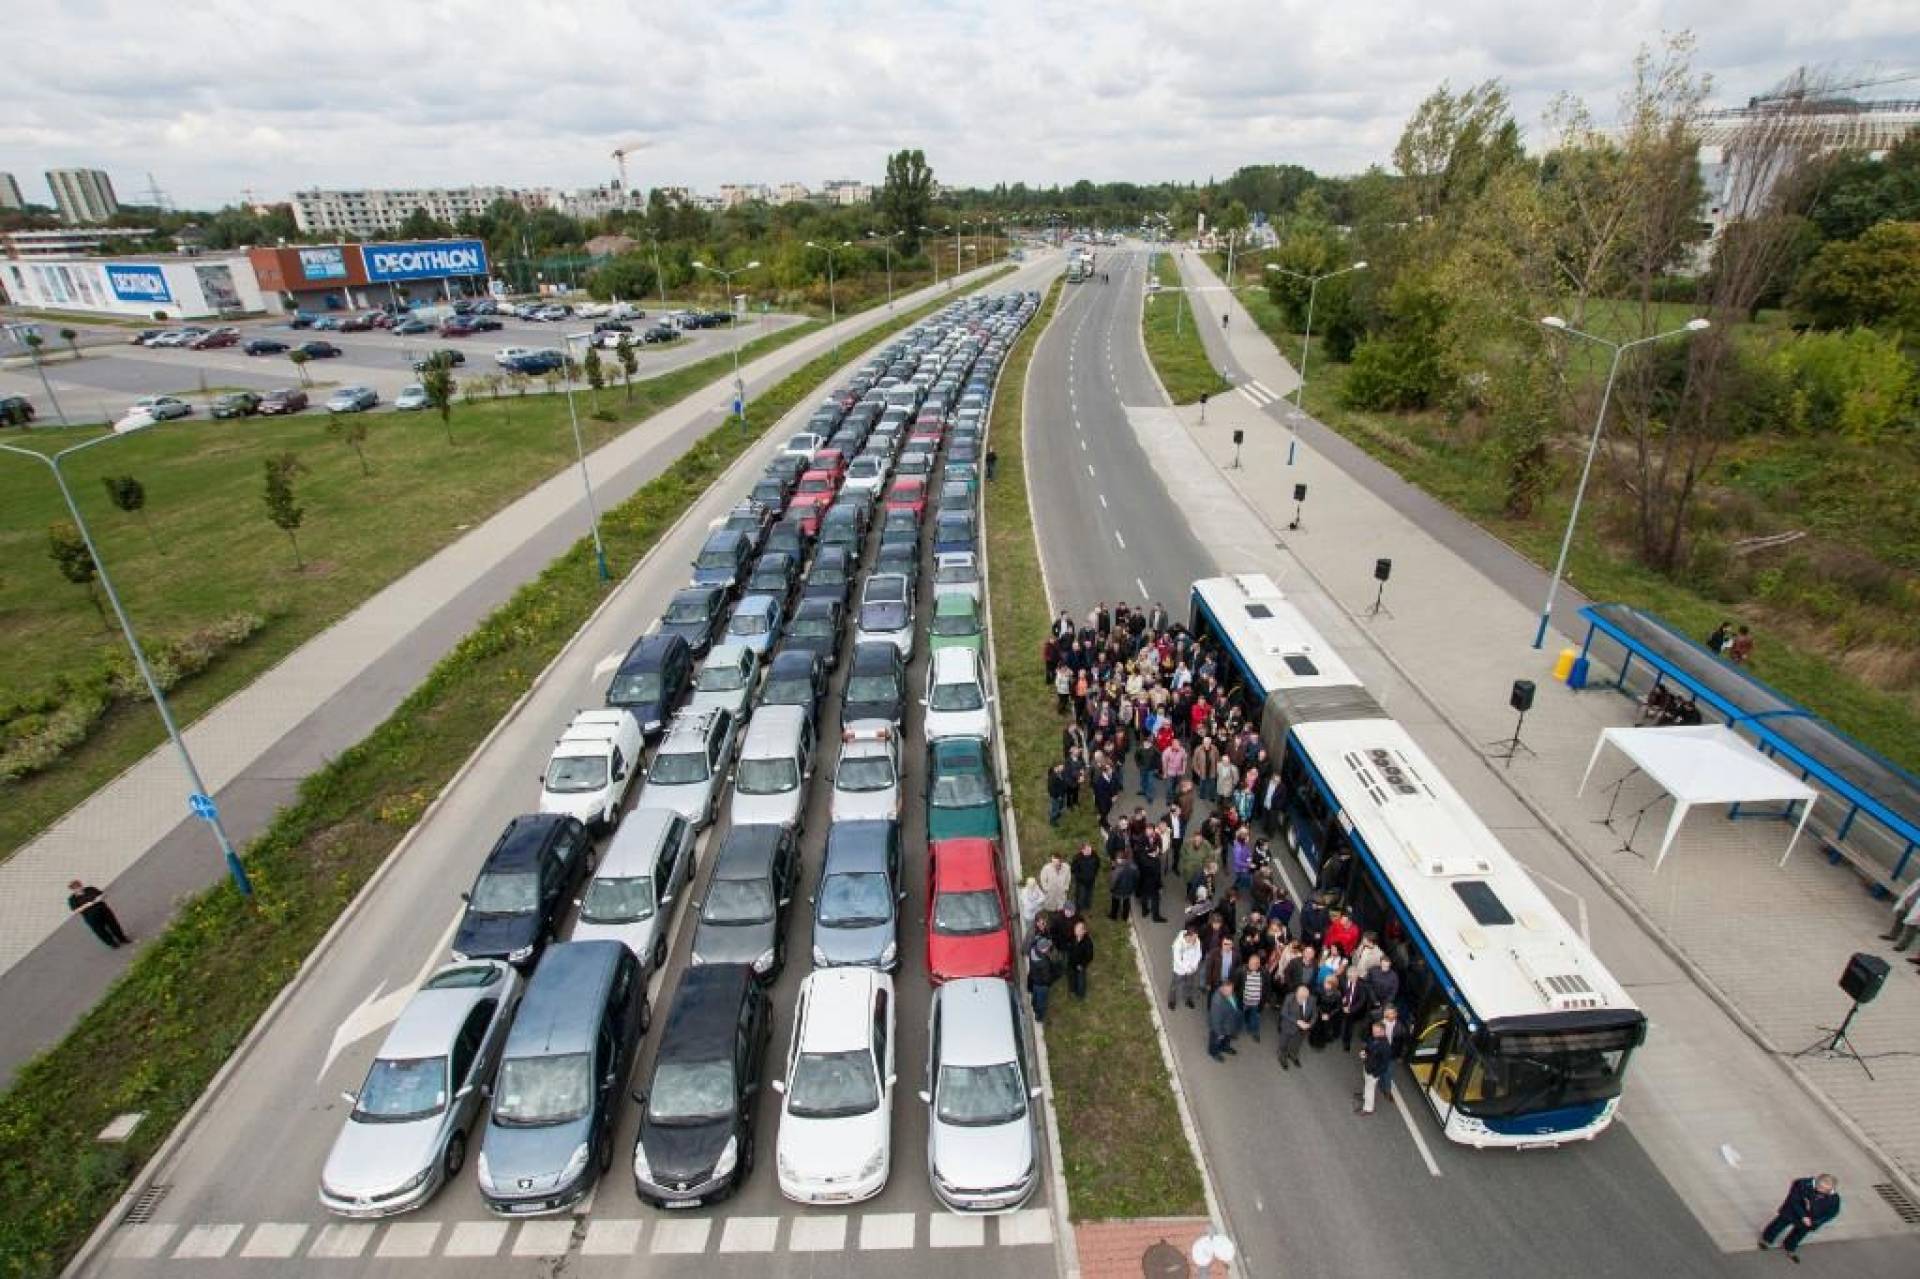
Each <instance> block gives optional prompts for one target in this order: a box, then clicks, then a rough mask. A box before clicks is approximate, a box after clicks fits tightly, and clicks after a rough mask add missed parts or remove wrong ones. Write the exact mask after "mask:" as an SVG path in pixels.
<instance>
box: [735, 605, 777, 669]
mask: <svg viewBox="0 0 1920 1279" xmlns="http://www.w3.org/2000/svg"><path fill="white" fill-rule="evenodd" d="M784 621H785V618H784V617H782V615H781V608H780V601H779V600H777V599H775V598H774V597H773V596H771V595H745V596H742V597H741V599H740V602H739V603H738V604H735V605H734V606H733V616H732V617H731V618H729V619H728V621H727V638H728V639H729V640H730V641H732V642H733V643H736V644H744V645H746V646H747V647H748V648H750V649H752V650H753V651H754V652H755V653H756V654H758V655H759V656H761V657H765V656H766V655H767V654H768V653H769V652H771V651H772V650H773V646H774V645H775V644H777V643H778V642H779V641H780V627H781V624H782V623H783V622H784Z"/></svg>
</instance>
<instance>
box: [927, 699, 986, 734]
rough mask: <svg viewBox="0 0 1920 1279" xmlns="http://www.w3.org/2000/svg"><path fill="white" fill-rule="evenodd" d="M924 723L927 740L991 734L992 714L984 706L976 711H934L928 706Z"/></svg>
mask: <svg viewBox="0 0 1920 1279" xmlns="http://www.w3.org/2000/svg"><path fill="white" fill-rule="evenodd" d="M925 723H926V728H925V730H924V731H925V733H926V738H927V740H928V741H933V740H934V739H935V738H939V737H981V738H991V737H992V736H993V716H992V715H991V714H990V713H989V712H988V710H987V708H986V707H984V706H983V707H981V708H980V709H979V710H977V711H936V710H934V709H932V708H931V707H929V708H928V710H927V714H926V721H925Z"/></svg>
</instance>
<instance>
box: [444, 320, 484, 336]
mask: <svg viewBox="0 0 1920 1279" xmlns="http://www.w3.org/2000/svg"><path fill="white" fill-rule="evenodd" d="M478 332H479V330H478V329H476V328H474V327H473V325H472V324H471V323H469V322H468V320H467V317H466V316H464V315H455V316H450V317H449V318H448V319H447V321H446V323H444V324H442V325H441V326H440V336H441V337H443V338H464V337H472V336H473V335H474V334H475V333H478Z"/></svg>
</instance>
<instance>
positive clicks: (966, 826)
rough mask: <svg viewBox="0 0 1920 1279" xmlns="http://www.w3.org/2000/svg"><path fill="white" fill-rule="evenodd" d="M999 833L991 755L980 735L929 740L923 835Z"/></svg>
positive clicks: (930, 837) (937, 837) (955, 836)
mask: <svg viewBox="0 0 1920 1279" xmlns="http://www.w3.org/2000/svg"><path fill="white" fill-rule="evenodd" d="M969 836H971V837H974V838H979V839H999V838H1000V795H999V787H998V786H997V785H995V783H994V780H993V757H992V755H991V754H989V753H988V747H987V743H986V742H985V741H984V740H982V739H981V738H978V737H941V738H937V739H935V740H934V741H932V742H929V743H928V744H927V841H928V842H929V843H935V844H937V843H939V842H940V841H941V840H943V839H963V838H967V837H969Z"/></svg>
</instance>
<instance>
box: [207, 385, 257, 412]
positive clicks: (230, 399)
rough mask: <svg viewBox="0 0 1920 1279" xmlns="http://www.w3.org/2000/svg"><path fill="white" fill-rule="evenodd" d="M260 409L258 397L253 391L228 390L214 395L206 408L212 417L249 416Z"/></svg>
mask: <svg viewBox="0 0 1920 1279" xmlns="http://www.w3.org/2000/svg"><path fill="white" fill-rule="evenodd" d="M259 411H260V397H259V395H258V394H256V393H255V392H253V391H229V392H227V393H226V394H225V395H216V396H215V397H214V398H213V404H212V406H211V407H210V408H209V409H208V412H209V413H211V414H212V415H213V416H214V417H220V418H227V417H251V416H253V415H254V414H255V413H258V412H259Z"/></svg>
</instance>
